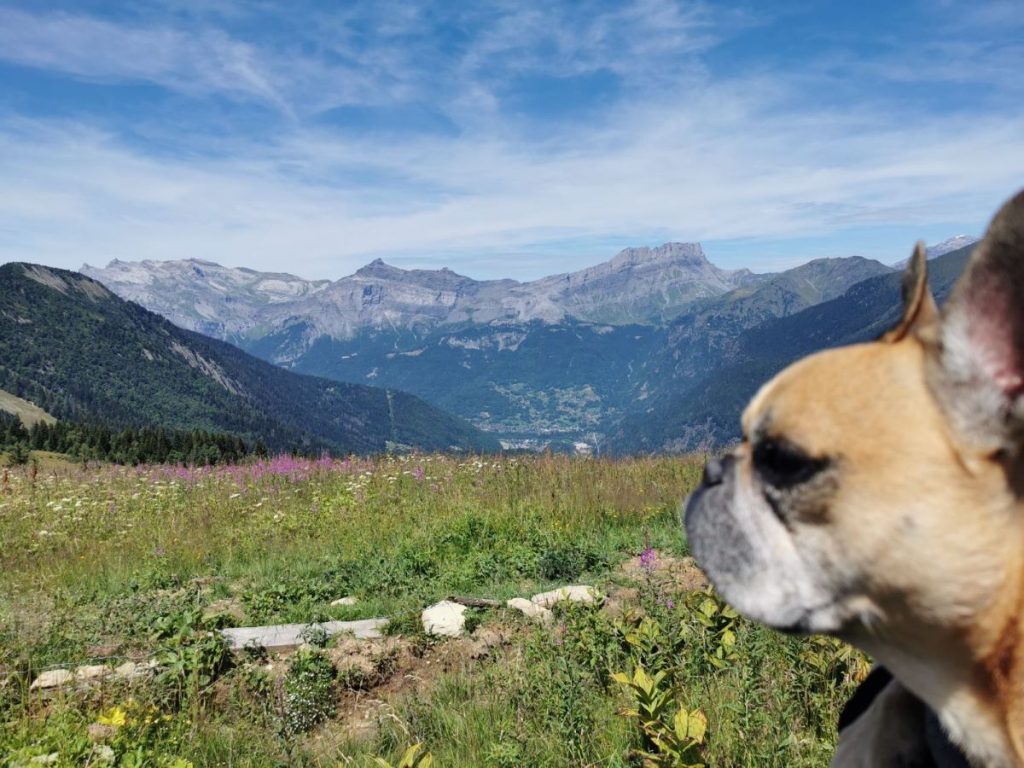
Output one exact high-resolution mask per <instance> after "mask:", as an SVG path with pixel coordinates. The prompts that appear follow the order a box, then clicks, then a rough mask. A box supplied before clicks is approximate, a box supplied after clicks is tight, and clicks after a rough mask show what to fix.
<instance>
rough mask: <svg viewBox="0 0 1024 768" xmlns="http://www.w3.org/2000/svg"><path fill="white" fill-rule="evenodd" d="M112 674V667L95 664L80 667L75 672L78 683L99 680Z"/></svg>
mask: <svg viewBox="0 0 1024 768" xmlns="http://www.w3.org/2000/svg"><path fill="white" fill-rule="evenodd" d="M109 674H110V667H106V666H103V665H102V664H93V665H91V666H87V667H78V668H77V669H76V670H75V680H76V681H78V682H85V681H87V680H99V679H100V678H102V677H106V676H107V675H109Z"/></svg>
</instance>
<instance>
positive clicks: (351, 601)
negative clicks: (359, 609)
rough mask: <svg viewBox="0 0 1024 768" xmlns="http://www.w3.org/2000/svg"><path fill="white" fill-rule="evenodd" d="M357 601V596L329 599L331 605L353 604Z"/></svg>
mask: <svg viewBox="0 0 1024 768" xmlns="http://www.w3.org/2000/svg"><path fill="white" fill-rule="evenodd" d="M358 602H359V598H356V597H339V598H338V599H337V600H332V601H331V606H332V607H336V606H339V605H355V604H356V603H358Z"/></svg>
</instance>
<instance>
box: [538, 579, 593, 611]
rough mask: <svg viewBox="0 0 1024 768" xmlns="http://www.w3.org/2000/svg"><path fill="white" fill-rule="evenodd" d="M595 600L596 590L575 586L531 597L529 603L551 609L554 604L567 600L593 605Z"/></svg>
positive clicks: (579, 585)
mask: <svg viewBox="0 0 1024 768" xmlns="http://www.w3.org/2000/svg"><path fill="white" fill-rule="evenodd" d="M597 599H598V593H597V590H596V589H594V588H593V587H588V586H585V585H582V584H577V585H572V586H568V587H559V588H558V589H552V590H551V591H550V592H541V593H540V594H538V595H534V596H533V597H531V598H530V602H532V603H533V604H534V605H539V606H542V607H544V608H551V606H553V605H554V604H555V603H560V602H562V601H563V600H568V601H570V602H573V603H593V602H597Z"/></svg>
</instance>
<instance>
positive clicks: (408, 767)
mask: <svg viewBox="0 0 1024 768" xmlns="http://www.w3.org/2000/svg"><path fill="white" fill-rule="evenodd" d="M374 763H375V764H376V765H378V766H381V768H430V767H431V766H432V765H433V764H434V756H433V755H431V754H430V752H428V751H426V750H424V749H423V745H422V744H413V745H412V746H411V747H409V748H408V749H407V750H405V752H404V753H403V754H402V759H401V760H399V761H398V763H396V764H395V765H392V764H391V763H389V762H388V761H387V760H385V759H384V758H382V757H375V758H374Z"/></svg>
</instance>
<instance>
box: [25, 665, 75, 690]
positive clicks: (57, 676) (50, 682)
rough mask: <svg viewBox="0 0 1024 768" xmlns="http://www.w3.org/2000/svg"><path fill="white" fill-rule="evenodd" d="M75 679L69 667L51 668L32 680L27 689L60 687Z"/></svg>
mask: <svg viewBox="0 0 1024 768" xmlns="http://www.w3.org/2000/svg"><path fill="white" fill-rule="evenodd" d="M74 680H75V673H74V672H72V671H71V670H70V669H51V670H49V671H47V672H43V674H41V675H39V677H37V678H36V679H35V680H33V681H32V685H31V686H29V690H31V691H37V690H46V689H49V688H60V687H61V686H63V685H67V684H68V683H72V682H74Z"/></svg>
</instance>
